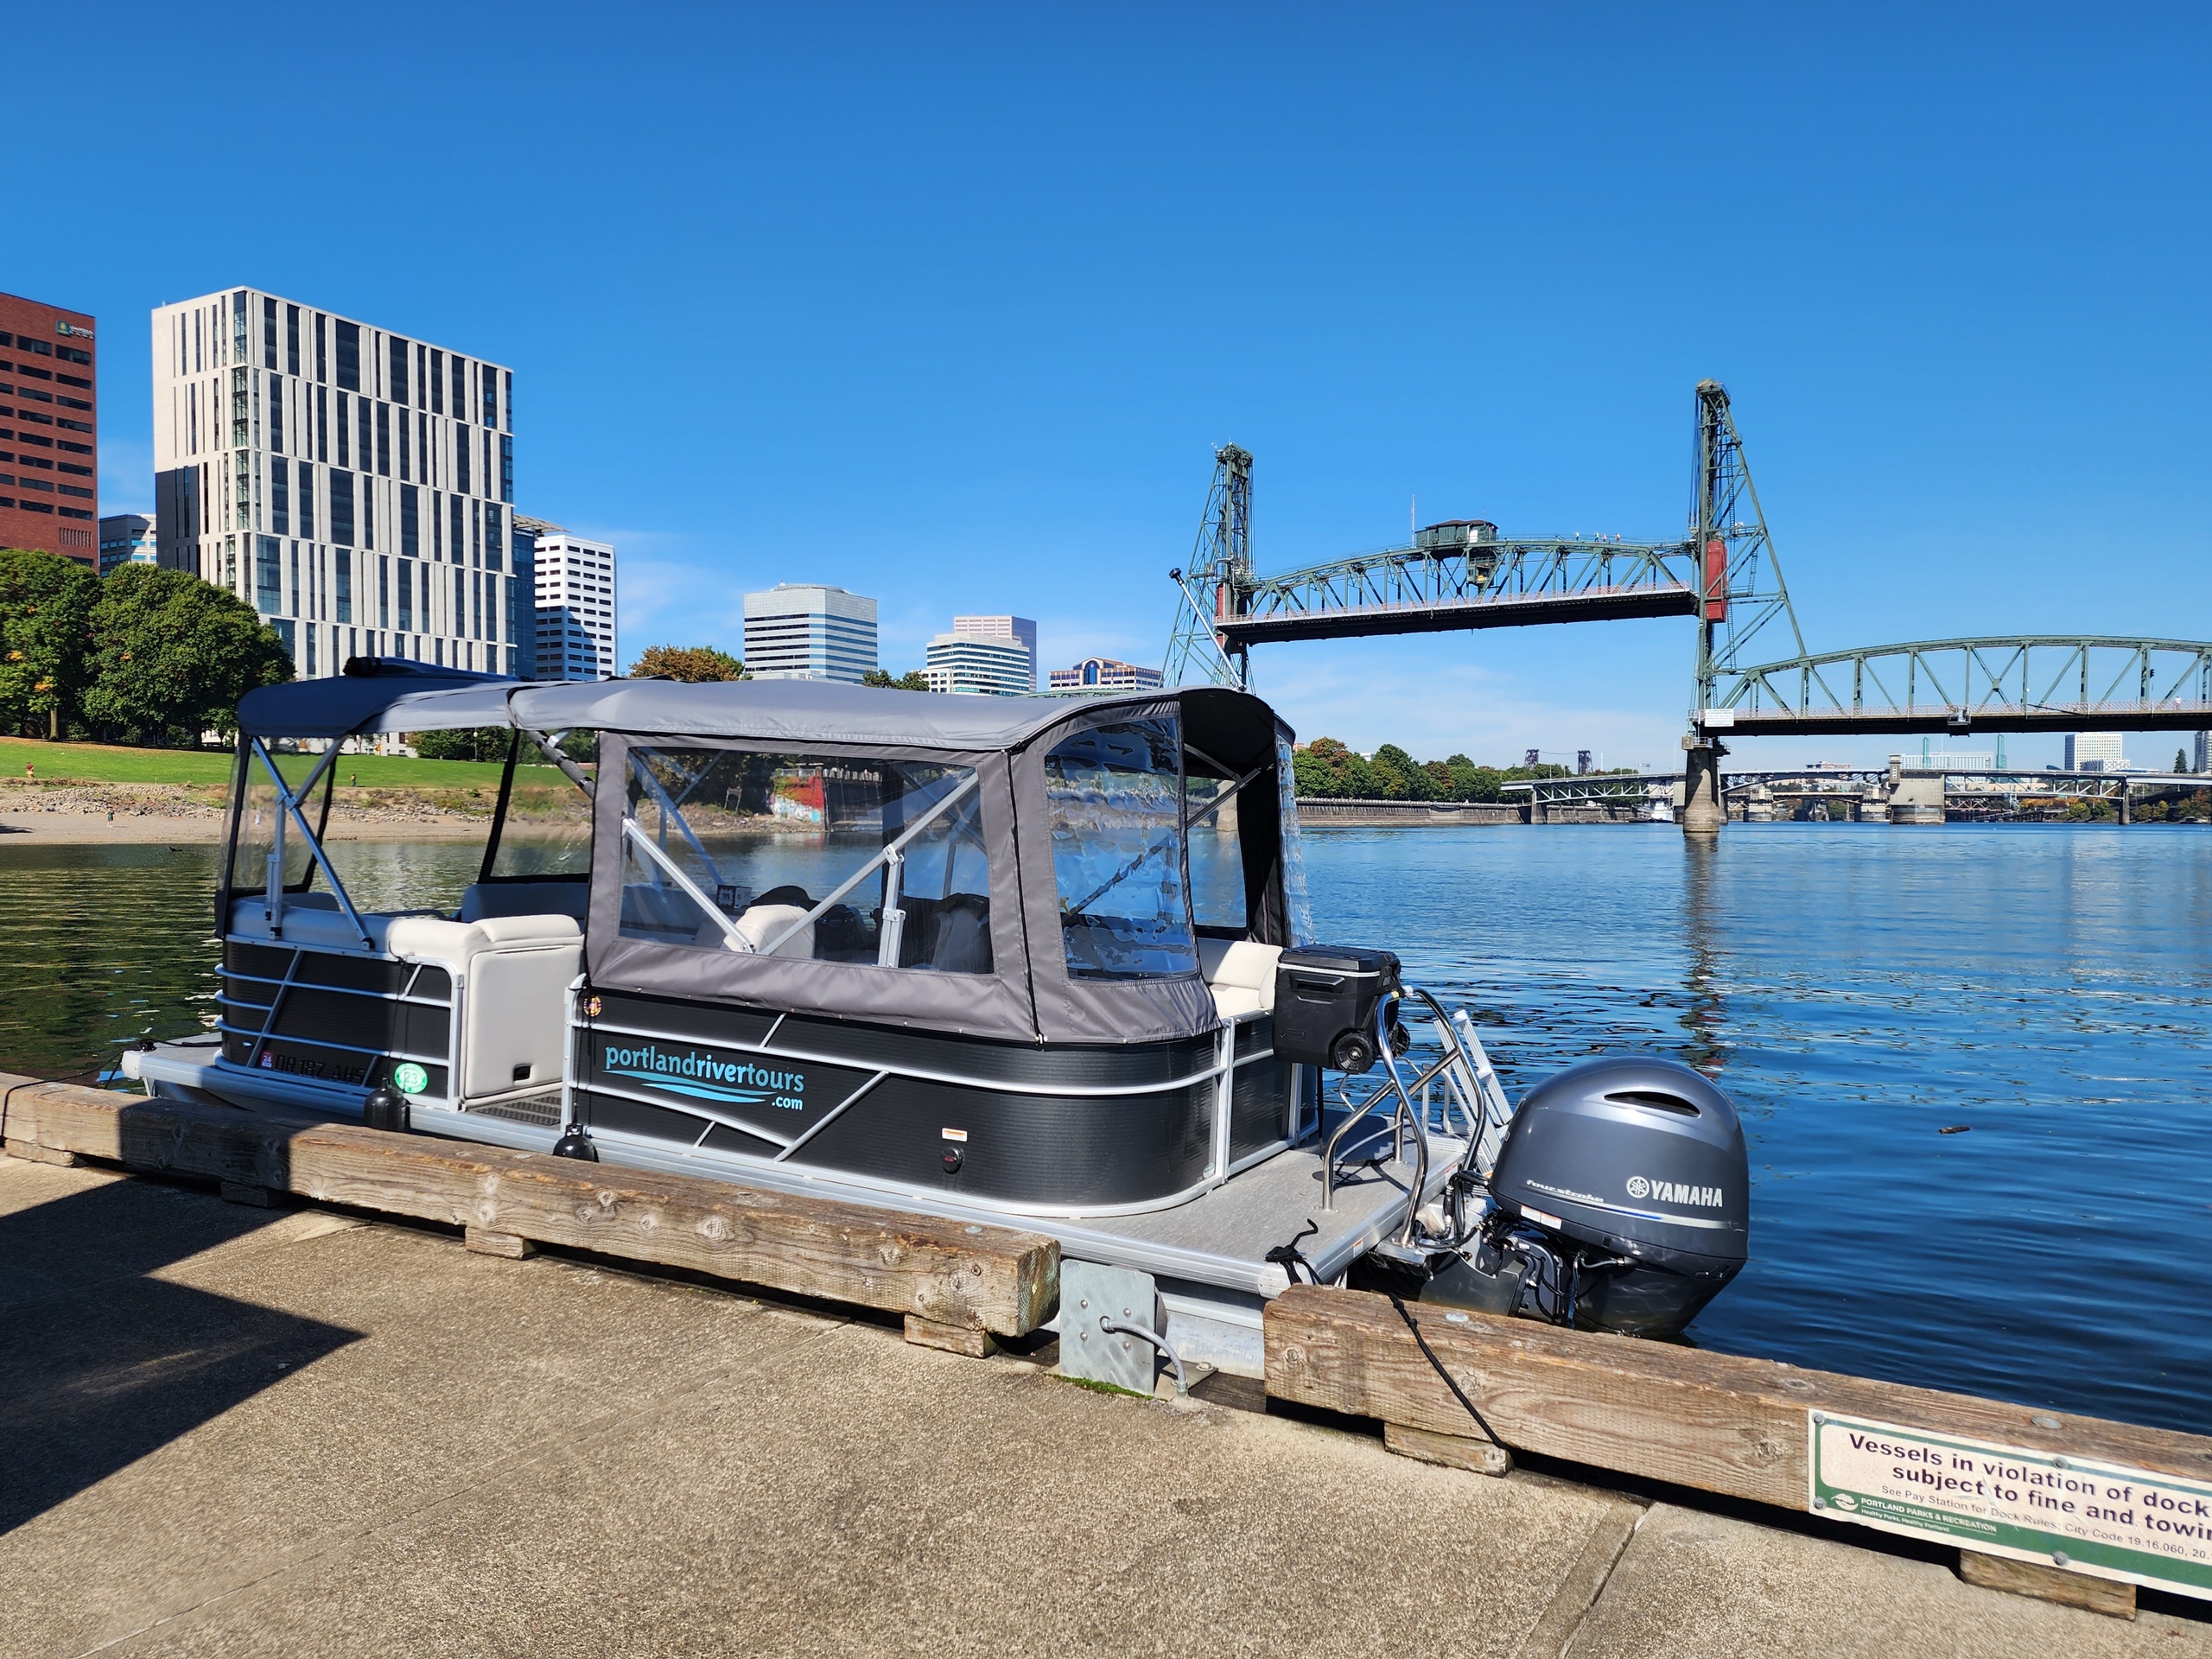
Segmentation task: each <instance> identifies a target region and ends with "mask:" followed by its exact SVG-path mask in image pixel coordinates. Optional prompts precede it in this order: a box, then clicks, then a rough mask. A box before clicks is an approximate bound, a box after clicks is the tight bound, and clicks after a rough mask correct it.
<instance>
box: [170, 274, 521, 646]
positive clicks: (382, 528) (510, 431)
mask: <svg viewBox="0 0 2212 1659" xmlns="http://www.w3.org/2000/svg"><path fill="white" fill-rule="evenodd" d="M152 334H153V353H154V456H155V461H154V464H155V468H156V472H155V480H154V483H155V503H156V513H155V518H156V531H157V536H158V541H159V548H160V558H161V563H162V564H163V565H165V566H167V567H168V568H169V569H179V570H191V571H195V572H197V573H198V574H199V575H201V576H202V577H204V578H206V579H207V581H209V582H213V583H215V584H216V585H217V586H219V587H222V588H229V589H230V590H231V591H232V593H234V594H237V595H238V597H239V598H241V599H243V600H245V601H246V602H247V603H249V604H251V605H252V606H253V607H255V608H256V609H257V610H258V611H259V612H260V613H261V614H262V615H263V617H264V619H266V620H268V621H269V622H270V624H271V625H272V626H274V627H275V628H276V630H277V633H278V634H279V635H280V636H281V637H282V638H283V640H284V641H285V644H286V645H287V646H288V647H289V649H290V651H291V652H292V659H293V663H294V665H295V666H296V669H297V671H298V672H299V674H300V675H301V676H302V677H303V678H313V677H317V676H321V675H328V674H334V673H336V672H338V671H340V669H341V668H342V667H343V666H344V664H345V662H346V658H349V657H355V656H385V657H406V658H412V659H414V660H416V661H419V662H425V663H436V664H442V665H445V666H448V667H455V668H462V669H469V670H474V671H479V672H487V673H496V674H515V673H518V672H519V671H521V668H522V661H521V658H522V649H521V641H522V637H523V633H524V630H525V628H529V629H533V630H534V628H535V626H536V618H535V606H534V603H533V600H532V595H531V594H530V593H529V592H528V591H526V590H525V588H524V585H523V583H522V582H521V581H520V580H518V577H517V575H516V573H515V572H514V570H513V568H512V558H511V556H510V544H509V533H508V532H509V519H510V517H511V513H512V502H513V499H514V376H513V374H512V372H510V371H509V370H507V369H505V367H503V366H501V365H499V364H496V363H487V362H486V361H484V360H483V359H480V358H475V357H471V356H468V355H466V354H464V353H459V352H454V351H450V350H448V349H445V348H443V347H440V346H432V345H429V343H428V342H426V341H423V340H417V339H415V338H414V337H412V336H411V335H402V334H394V333H391V332H389V331H387V330H385V329H381V328H378V327H373V326H372V325H371V324H368V323H365V322H361V321H356V320H354V319H352V318H348V317H341V316H339V315H336V314H335V313H332V312H326V311H319V310H316V309H315V308H313V307H311V306H306V305H302V304H300V303H298V302H294V301H290V300H286V299H284V298H282V297H281V296H277V295H274V294H264V293H263V292H261V291H260V290H259V289H250V288H238V289H226V290H224V291H223V292H221V293H218V294H208V295H203V296H200V297H199V298H197V299H193V300H186V301H182V302H179V303H176V304H174V305H164V306H161V307H158V308H156V310H155V311H154V314H153V320H152Z"/></svg>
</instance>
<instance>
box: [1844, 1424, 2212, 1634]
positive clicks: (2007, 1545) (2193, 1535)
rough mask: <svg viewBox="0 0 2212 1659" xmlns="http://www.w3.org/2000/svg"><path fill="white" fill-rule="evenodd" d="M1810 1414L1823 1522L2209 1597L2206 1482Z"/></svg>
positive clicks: (2211, 1492)
mask: <svg viewBox="0 0 2212 1659" xmlns="http://www.w3.org/2000/svg"><path fill="white" fill-rule="evenodd" d="M1809 1415H1810V1424H1809V1427H1810V1433H1811V1436H1812V1458H1811V1481H1812V1507H1813V1509H1814V1510H1816V1511H1818V1512H1819V1513H1821V1514H1822V1515H1827V1516H1833V1517H1834V1519H1836V1520H1839V1521H1856V1522H1859V1524H1861V1525H1862V1526H1869V1527H1878V1528H1879V1529H1882V1530H1883V1531H1885V1532H1897V1533H1903V1534H1904V1535H1906V1536H1908V1537H1912V1538H1926V1539H1930V1540H1933V1541H1936V1542H1937V1543H1945V1544H1957V1545H1960V1546H1961V1547H1962V1548H1967V1549H1978V1550H1980V1551H1982V1552H1983V1553H1985V1554H1991V1555H2008V1556H2011V1557H2012V1558H2013V1559H2014V1560H2024V1561H2038V1562H2041V1563H2042V1564H2043V1565H2044V1566H2046V1567H2052V1566H2056V1567H2068V1568H2070V1569H2071V1570H2073V1571H2074V1572H2076V1573H2089V1574H2091V1575H2093V1576H2094V1577H2097V1578H2103V1579H2120V1580H2126V1582H2128V1583H2131V1584H2145V1585H2151V1586H2155V1587H2157V1588H2158V1589H2162V1590H2172V1591H2177V1592H2180V1593H2181V1594H2183V1595H2189V1596H2198V1597H2202V1598H2204V1599H2212V1483H2207V1482H2204V1481H2194V1480H2183V1479H2182V1478H2179V1477H2177V1476H2174V1475H2162V1474H2156V1473H2153V1472H2152V1471H2149V1470H2145V1469H2130V1468H2127V1467H2126V1466H2124V1465H2120V1464H2113V1463H2101V1462H2098V1461H2096V1460H2094V1459H2088V1458H2071V1457H2067V1456H2064V1455H2063V1454H2061V1453H2057V1452H2031V1451H2028V1450H2026V1449H2024V1448H2023V1447H2020V1446H2003V1445H1999V1444H1997V1443H1995V1442H1992V1441H1986V1440H1961V1439H1960V1438H1959V1437H1957V1436H1956V1435H1951V1434H1936V1433H1930V1432H1929V1431H1928V1430H1925V1429H1918V1428H1905V1427H1900V1426H1899V1425H1897V1424H1895V1423H1877V1422H1867V1421H1862V1420H1860V1419H1858V1418H1854V1417H1838V1416H1835V1415H1834V1414H1830V1413H1827V1412H1819V1411H1816V1412H1813V1413H1811V1414H1809Z"/></svg>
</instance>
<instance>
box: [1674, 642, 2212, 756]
mask: <svg viewBox="0 0 2212 1659" xmlns="http://www.w3.org/2000/svg"><path fill="white" fill-rule="evenodd" d="M1699 722H1700V725H1702V726H1703V727H1704V728H1705V729H1706V730H1707V731H1709V732H1713V731H1732V732H1734V733H1736V734H1739V735H1744V736H1761V735H1773V734H1783V733H1802V734H1808V735H1820V734H1842V733H1866V734H1885V733H1897V734H1902V733H1906V732H1967V731H1984V732H2043V731H2050V732H2079V731H2090V730H2125V731H2202V730H2205V729H2208V728H2212V644H2206V643H2203V642H2201V641H2196V640H2186V639H2124V638H2114V637H2112V636H2108V635H2101V634H2099V635H2076V636H2072V637H2068V636H2063V635H2044V634H2022V635H2016V636H2014V637H2012V638H2010V639H1931V640H1924V641H1922V642H1919V643H1917V644H1912V645H1877V646H1871V647H1867V648H1866V649H1862V650H1858V651H1838V652H1824V653H1820V654H1814V653H1810V652H1801V654H1799V655H1798V656H1796V657H1792V658H1785V659H1783V661H1780V662H1774V663H1762V664H1758V665H1756V666H1753V667H1749V668H1737V669H1733V670H1726V671H1723V673H1722V676H1721V677H1720V683H1719V684H1718V685H1717V686H1716V689H1715V694H1714V700H1713V702H1711V703H1709V704H1708V705H1707V707H1705V708H1704V709H1701V710H1700V712H1699Z"/></svg>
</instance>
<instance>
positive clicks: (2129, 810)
mask: <svg viewBox="0 0 2212 1659" xmlns="http://www.w3.org/2000/svg"><path fill="white" fill-rule="evenodd" d="M2134 822H2135V791H2134V790H2133V788H2132V787H2130V786H2129V785H2126V783H2123V784H2121V785H2120V828H2121V829H2126V827H2127V826H2128V825H2129V824H2131V823H2134Z"/></svg>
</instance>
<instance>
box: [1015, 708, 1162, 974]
mask: <svg viewBox="0 0 2212 1659" xmlns="http://www.w3.org/2000/svg"><path fill="white" fill-rule="evenodd" d="M1182 752H1183V751H1182V742H1181V740H1180V737H1179V733H1178V722H1177V721H1176V720H1175V719H1174V718H1173V716H1172V715H1163V716H1161V717H1159V718H1157V719H1152V720H1133V721H1122V722H1120V723H1118V724H1116V725H1111V726H1094V727H1091V728H1089V729H1087V730H1084V731H1081V732H1077V733H1076V734H1074V735H1073V736H1071V737H1069V738H1066V739H1065V740H1063V741H1061V742H1060V743H1059V744H1058V745H1057V746H1056V747H1054V748H1053V750H1052V753H1050V754H1049V755H1047V756H1046V760H1045V794H1046V803H1047V805H1048V806H1049V808H1050V810H1051V813H1052V875H1053V879H1054V880H1055V881H1056V882H1057V884H1058V889H1059V899H1060V938H1061V942H1062V944H1063V946H1064V948H1065V951H1066V954H1067V969H1068V972H1069V974H1070V975H1071V976H1073V977H1075V978H1077V979H1158V978H1165V977H1167V976H1173V975H1178V974H1194V973H1196V972H1197V971H1198V944H1197V941H1196V939H1195V938H1193V937H1192V931H1191V911H1190V905H1189V903H1188V901H1187V899H1186V898H1185V893H1184V876H1183V871H1184V862H1183V767H1182Z"/></svg>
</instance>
